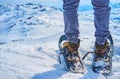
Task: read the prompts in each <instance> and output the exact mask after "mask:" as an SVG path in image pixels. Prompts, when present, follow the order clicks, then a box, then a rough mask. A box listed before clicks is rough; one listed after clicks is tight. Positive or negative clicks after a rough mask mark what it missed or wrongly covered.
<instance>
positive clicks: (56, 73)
mask: <svg viewBox="0 0 120 79" xmlns="http://www.w3.org/2000/svg"><path fill="white" fill-rule="evenodd" d="M114 1H116V0H114ZM117 2H118V0H117ZM117 2H116V3H115V2H114V3H113V4H111V6H112V7H113V8H112V10H111V17H110V31H111V34H112V36H113V39H114V42H115V49H114V56H113V69H112V74H111V75H110V76H108V77H107V78H106V77H104V76H103V75H102V74H98V73H94V72H93V71H92V69H91V63H92V58H93V57H92V54H90V55H88V57H87V58H86V59H85V61H84V63H85V65H86V68H87V72H86V73H85V74H79V73H72V72H69V71H68V70H67V69H66V68H65V67H64V65H63V64H59V62H58V53H59V49H58V40H59V37H60V36H61V35H62V34H64V24H63V13H62V11H61V10H60V9H59V8H56V7H48V6H43V5H40V4H39V5H38V4H33V3H27V4H19V5H18V4H16V5H13V4H4V5H0V79H120V76H119V75H120V52H119V51H120V2H119V3H117ZM78 15H79V24H80V28H79V29H80V39H81V43H80V49H79V51H80V56H83V55H84V54H85V53H87V52H88V51H93V46H94V41H95V37H94V32H95V28H94V24H93V17H94V15H93V10H92V9H84V10H82V11H79V12H78Z"/></svg>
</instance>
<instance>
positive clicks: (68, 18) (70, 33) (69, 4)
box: [63, 0, 80, 43]
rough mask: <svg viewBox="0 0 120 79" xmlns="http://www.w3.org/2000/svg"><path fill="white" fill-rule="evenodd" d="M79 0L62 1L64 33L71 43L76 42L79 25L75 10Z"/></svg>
mask: <svg viewBox="0 0 120 79" xmlns="http://www.w3.org/2000/svg"><path fill="white" fill-rule="evenodd" d="M79 1H80V0H63V9H64V12H63V15H64V24H65V29H64V32H65V34H66V36H67V37H68V39H69V41H70V42H72V43H77V42H78V36H79V24H78V14H77V9H78V6H79Z"/></svg>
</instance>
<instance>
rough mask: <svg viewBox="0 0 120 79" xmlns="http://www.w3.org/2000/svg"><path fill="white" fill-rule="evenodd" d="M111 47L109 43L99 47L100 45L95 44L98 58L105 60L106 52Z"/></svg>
mask: <svg viewBox="0 0 120 79" xmlns="http://www.w3.org/2000/svg"><path fill="white" fill-rule="evenodd" d="M108 46H109V43H108V41H106V42H105V44H104V45H99V44H97V43H96V44H95V53H96V56H97V57H99V58H103V57H104V55H105V53H106V51H107V47H108Z"/></svg>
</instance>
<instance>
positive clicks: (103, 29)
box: [63, 0, 111, 45]
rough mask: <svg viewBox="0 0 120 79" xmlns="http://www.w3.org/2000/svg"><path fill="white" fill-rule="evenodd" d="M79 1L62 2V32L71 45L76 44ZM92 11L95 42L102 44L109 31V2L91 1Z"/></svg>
mask: <svg viewBox="0 0 120 79" xmlns="http://www.w3.org/2000/svg"><path fill="white" fill-rule="evenodd" d="M79 2H80V0H63V9H64V12H63V15H64V24H65V29H64V32H65V34H66V36H67V37H68V39H69V41H70V42H72V43H77V42H78V36H79V33H80V32H79V23H78V14H77V10H78V6H79ZM91 3H92V5H93V10H94V26H95V29H96V30H95V37H96V42H97V43H98V44H100V45H102V44H104V43H105V41H106V39H107V36H108V35H109V34H110V31H109V16H110V9H111V8H110V7H109V0H91Z"/></svg>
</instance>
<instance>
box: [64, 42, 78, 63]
mask: <svg viewBox="0 0 120 79" xmlns="http://www.w3.org/2000/svg"><path fill="white" fill-rule="evenodd" d="M79 43H80V40H79V42H78V43H71V42H65V43H64V44H63V46H64V47H67V48H68V51H69V54H68V56H67V59H68V60H69V61H79V60H80V57H79V53H78V48H79Z"/></svg>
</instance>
